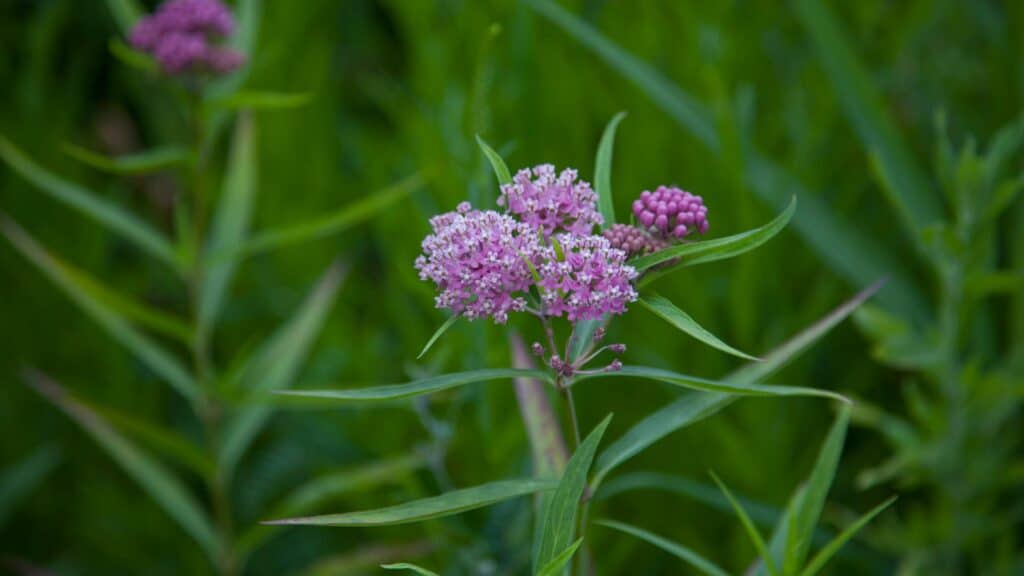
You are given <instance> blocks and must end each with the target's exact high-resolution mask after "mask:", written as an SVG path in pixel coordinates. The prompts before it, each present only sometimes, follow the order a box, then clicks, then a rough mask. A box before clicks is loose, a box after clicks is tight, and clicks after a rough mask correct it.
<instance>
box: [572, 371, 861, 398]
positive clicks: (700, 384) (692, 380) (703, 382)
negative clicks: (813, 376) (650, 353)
mask: <svg viewBox="0 0 1024 576" xmlns="http://www.w3.org/2000/svg"><path fill="white" fill-rule="evenodd" d="M629 376H632V377H635V378H642V379H645V380H656V381H658V382H665V383H666V384H672V385H673V386H679V387H681V388H690V389H692V390H699V391H702V392H722V393H726V394H731V395H734V396H818V397H820V398H831V399H832V400H839V401H840V402H847V403H848V402H849V400H848V399H847V398H846V397H845V396H843V395H842V394H837V393H835V392H832V391H831V390H819V389H817V388H804V387H800V386H772V385H768V384H746V383H744V382H736V381H732V380H731V379H729V378H726V379H723V380H708V379H705V378H698V377H696V376H690V375H688V374H679V373H678V372H672V371H670V370H664V369H662V368H652V367H650V366H623V367H622V369H621V370H619V371H617V372H600V373H598V374H587V375H584V376H580V377H578V378H577V379H576V382H582V381H585V380H595V379H598V378H621V377H629Z"/></svg>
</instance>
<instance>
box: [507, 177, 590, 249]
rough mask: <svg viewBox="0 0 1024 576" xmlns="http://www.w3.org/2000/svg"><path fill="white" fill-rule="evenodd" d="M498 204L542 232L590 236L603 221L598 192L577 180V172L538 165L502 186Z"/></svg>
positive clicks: (548, 234) (545, 234)
mask: <svg viewBox="0 0 1024 576" xmlns="http://www.w3.org/2000/svg"><path fill="white" fill-rule="evenodd" d="M498 205H499V206H504V207H505V209H506V210H507V212H508V213H509V214H512V215H514V216H517V217H518V218H519V219H520V220H521V221H523V222H524V223H526V224H529V225H530V226H533V227H535V228H539V229H541V230H542V231H543V232H544V236H545V237H548V236H550V235H551V234H554V233H556V232H570V233H573V234H590V231H591V230H592V229H593V228H594V226H595V225H599V224H602V223H603V222H604V218H602V217H601V214H600V213H599V212H598V211H597V193H595V192H594V190H593V189H592V188H591V187H590V184H589V183H587V182H585V181H583V180H577V172H576V170H573V169H572V168H566V169H565V170H562V172H561V173H558V174H556V173H555V167H554V166H552V165H551V164H541V165H539V166H536V167H534V168H532V169H530V168H524V169H522V170H520V171H519V172H518V173H516V175H515V177H514V178H513V179H512V183H511V184H505V185H503V186H502V187H501V196H500V197H499V198H498Z"/></svg>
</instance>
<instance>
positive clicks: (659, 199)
mask: <svg viewBox="0 0 1024 576" xmlns="http://www.w3.org/2000/svg"><path fill="white" fill-rule="evenodd" d="M633 215H634V216H636V220H637V222H639V223H640V224H641V225H642V226H643V227H644V228H647V229H650V230H653V231H655V232H656V233H657V234H659V235H661V236H662V237H664V238H675V239H680V238H683V237H684V236H686V235H688V234H691V233H693V232H697V233H700V234H704V233H705V232H707V231H708V209H707V207H705V206H704V199H703V198H701V197H700V196H696V195H694V194H690V193H689V192H685V191H683V190H680V189H679V188H676V187H674V186H672V187H669V186H658V189H657V190H655V191H654V192H650V191H647V190H644V191H643V192H642V193H641V194H640V198H638V199H636V200H634V201H633Z"/></svg>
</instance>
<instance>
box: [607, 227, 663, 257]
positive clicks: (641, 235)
mask: <svg viewBox="0 0 1024 576" xmlns="http://www.w3.org/2000/svg"><path fill="white" fill-rule="evenodd" d="M601 235H602V236H604V237H605V238H607V239H608V241H609V242H610V243H611V245H612V247H613V248H618V249H619V250H622V251H623V252H625V253H626V255H627V256H642V255H644V254H650V253H652V252H657V251H658V250H661V249H662V248H665V247H667V246H668V242H666V241H665V240H663V239H661V238H658V237H655V236H653V235H651V234H649V233H648V232H647V231H646V230H644V229H643V228H638V227H636V226H630V225H629V224H614V225H612V226H611V227H609V228H608V229H607V230H605V231H604V232H602V233H601Z"/></svg>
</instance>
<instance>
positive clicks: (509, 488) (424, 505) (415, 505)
mask: <svg viewBox="0 0 1024 576" xmlns="http://www.w3.org/2000/svg"><path fill="white" fill-rule="evenodd" d="M557 484H558V483H557V482H556V481H554V480H540V479H534V478H524V479H518V480H499V481H497V482H489V483H487V484H481V485H479V486H473V487H472V488H462V489H459V490H453V491H451V492H446V493H444V494H441V495H439V496H431V497H429V498H421V499H419V500H413V501H412V502H406V503H404V504H398V505H395V506H388V507H386V508H380V509H377V510H364V511H360V512H347V513H343V514H326V515H323V516H308V517H305V518H287V519H284V520H271V521H268V522H265V524H272V525H273V524H279V525H284V524H288V525H297V526H388V525H392V524H409V523H413V522H422V521H424V520H431V519H434V518H442V517H444V516H451V515H453V514H461V513H462V512H467V511H469V510H475V509H477V508H483V507H484V506H490V505H492V504H496V503H498V502H502V501H504V500H509V499H511V498H516V497H519V496H525V495H527V494H533V493H535V492H543V491H545V490H553V489H554V488H555V486H557Z"/></svg>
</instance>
